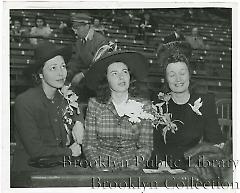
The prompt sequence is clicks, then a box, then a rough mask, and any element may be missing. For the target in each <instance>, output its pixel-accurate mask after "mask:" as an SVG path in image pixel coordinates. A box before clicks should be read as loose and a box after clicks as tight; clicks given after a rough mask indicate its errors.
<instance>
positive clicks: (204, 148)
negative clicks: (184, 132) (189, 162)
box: [184, 143, 223, 159]
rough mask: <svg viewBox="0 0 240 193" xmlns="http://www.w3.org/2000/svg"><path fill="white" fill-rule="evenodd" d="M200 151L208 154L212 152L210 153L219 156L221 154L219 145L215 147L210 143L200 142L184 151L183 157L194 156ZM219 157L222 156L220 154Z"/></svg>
mask: <svg viewBox="0 0 240 193" xmlns="http://www.w3.org/2000/svg"><path fill="white" fill-rule="evenodd" d="M200 153H201V154H202V153H207V154H208V155H209V154H212V155H214V154H216V155H219V156H220V155H222V154H223V152H222V150H221V149H220V148H219V147H216V146H214V145H212V144H209V143H200V144H198V145H196V146H195V147H193V148H191V149H189V150H188V151H186V152H185V153H184V157H185V159H188V158H189V157H194V156H196V155H198V154H200ZM219 156H218V157H219ZM215 157H216V156H215ZM220 157H222V156H220Z"/></svg>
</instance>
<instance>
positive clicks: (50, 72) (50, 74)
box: [40, 55, 67, 89]
mask: <svg viewBox="0 0 240 193" xmlns="http://www.w3.org/2000/svg"><path fill="white" fill-rule="evenodd" d="M66 76H67V70H66V64H65V62H64V59H63V57H62V56H60V55H58V56H55V57H54V58H52V59H50V60H48V61H46V62H45V64H44V67H43V69H42V74H40V78H41V79H42V84H43V86H44V87H45V88H49V89H58V88H61V87H62V86H63V85H64V82H65V80H66Z"/></svg>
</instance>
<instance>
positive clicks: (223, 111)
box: [216, 99, 232, 140]
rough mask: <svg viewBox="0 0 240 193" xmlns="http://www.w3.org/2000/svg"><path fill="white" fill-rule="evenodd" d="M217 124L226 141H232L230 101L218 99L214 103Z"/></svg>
mask: <svg viewBox="0 0 240 193" xmlns="http://www.w3.org/2000/svg"><path fill="white" fill-rule="evenodd" d="M216 105H217V115H218V122H219V125H220V127H221V130H222V132H223V134H224V136H226V138H227V140H232V100H231V99H219V100H218V101H217V102H216Z"/></svg>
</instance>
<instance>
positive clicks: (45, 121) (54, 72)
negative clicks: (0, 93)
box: [13, 43, 83, 171]
mask: <svg viewBox="0 0 240 193" xmlns="http://www.w3.org/2000/svg"><path fill="white" fill-rule="evenodd" d="M71 54H72V50H71V48H69V47H64V48H58V47H56V46H55V45H54V44H52V43H43V44H40V45H39V46H38V47H37V48H36V53H35V56H36V62H35V64H33V65H32V66H31V67H30V68H29V73H32V74H33V75H35V78H36V79H37V80H38V86H36V87H34V88H30V89H28V90H27V91H25V92H24V93H22V94H20V95H19V96H18V97H17V98H16V102H15V116H14V118H15V128H16V130H15V134H16V149H15V154H14V158H13V171H16V170H17V171H18V170H33V169H34V168H33V167H32V166H35V167H50V166H53V165H55V164H59V163H60V162H59V160H60V161H62V159H63V156H79V155H80V154H81V147H80V145H79V144H80V143H81V140H82V133H81V132H83V124H82V123H83V116H82V114H81V113H80V112H79V108H78V103H77V96H76V95H75V94H74V93H72V92H71V91H70V90H69V89H68V88H67V87H64V89H62V87H63V85H64V82H65V79H66V76H67V70H66V64H65V62H67V61H68V60H69V58H70V57H71ZM54 160H55V161H54Z"/></svg>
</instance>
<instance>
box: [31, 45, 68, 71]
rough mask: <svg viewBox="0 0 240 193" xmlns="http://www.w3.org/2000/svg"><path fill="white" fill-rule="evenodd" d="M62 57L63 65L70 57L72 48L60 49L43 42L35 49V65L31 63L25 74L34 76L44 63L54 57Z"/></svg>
mask: <svg viewBox="0 0 240 193" xmlns="http://www.w3.org/2000/svg"><path fill="white" fill-rule="evenodd" d="M58 55H60V56H62V57H63V59H64V61H65V63H67V62H68V61H69V59H70V58H71V55H72V47H71V46H65V47H62V46H61V47H60V46H57V45H55V44H54V43H51V42H44V43H41V44H39V45H38V46H37V47H36V49H35V63H33V64H32V65H31V66H30V67H29V69H28V70H27V73H29V74H34V73H37V72H38V71H39V69H40V68H42V67H43V66H44V63H45V62H46V61H48V60H50V59H52V58H54V57H55V56H58Z"/></svg>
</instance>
